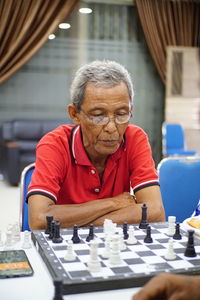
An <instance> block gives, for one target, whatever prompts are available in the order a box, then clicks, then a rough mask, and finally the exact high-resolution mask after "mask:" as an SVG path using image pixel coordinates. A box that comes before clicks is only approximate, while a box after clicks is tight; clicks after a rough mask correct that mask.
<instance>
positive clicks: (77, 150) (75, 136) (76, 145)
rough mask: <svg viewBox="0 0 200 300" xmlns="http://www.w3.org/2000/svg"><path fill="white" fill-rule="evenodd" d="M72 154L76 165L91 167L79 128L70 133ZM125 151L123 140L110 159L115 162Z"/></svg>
mask: <svg viewBox="0 0 200 300" xmlns="http://www.w3.org/2000/svg"><path fill="white" fill-rule="evenodd" d="M71 147H72V154H73V157H74V160H75V162H76V163H77V164H80V165H85V166H92V163H91V161H90V160H89V158H88V156H87V153H86V151H85V148H84V146H83V142H82V134H81V128H80V126H76V127H75V128H74V130H73V132H72V143H71ZM125 150H126V147H125V139H124V140H123V142H122V143H121V145H120V147H119V148H118V149H117V151H116V152H115V153H113V154H111V155H110V159H112V160H114V161H116V160H118V159H119V158H120V157H121V156H122V153H123V151H125Z"/></svg>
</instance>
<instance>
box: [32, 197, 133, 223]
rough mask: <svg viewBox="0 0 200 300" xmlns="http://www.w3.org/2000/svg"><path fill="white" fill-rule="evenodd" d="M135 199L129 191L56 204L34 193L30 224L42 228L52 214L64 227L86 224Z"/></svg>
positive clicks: (127, 204)
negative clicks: (72, 202) (75, 202)
mask: <svg viewBox="0 0 200 300" xmlns="http://www.w3.org/2000/svg"><path fill="white" fill-rule="evenodd" d="M133 201H134V200H133V197H132V196H131V195H130V194H129V193H122V194H120V195H118V196H116V197H113V198H107V199H99V200H93V201H90V202H85V203H82V204H66V205H55V203H54V202H53V201H52V200H50V199H49V198H47V197H45V196H41V195H33V196H30V198H29V224H30V227H31V229H42V228H44V227H45V226H46V216H47V215H52V216H53V218H54V219H55V220H59V221H60V223H61V226H62V227H72V226H73V225H74V224H77V225H78V226H85V225H87V224H88V223H92V222H93V220H96V219H98V218H100V217H102V216H103V215H106V214H109V213H111V212H113V211H115V210H118V209H120V208H123V207H127V206H129V205H130V203H133Z"/></svg>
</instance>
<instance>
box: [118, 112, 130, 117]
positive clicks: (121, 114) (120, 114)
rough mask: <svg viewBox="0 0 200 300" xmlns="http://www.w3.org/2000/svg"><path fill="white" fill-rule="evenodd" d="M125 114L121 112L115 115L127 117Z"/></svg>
mask: <svg viewBox="0 0 200 300" xmlns="http://www.w3.org/2000/svg"><path fill="white" fill-rule="evenodd" d="M127 115H128V114H127V112H121V113H117V116H127Z"/></svg>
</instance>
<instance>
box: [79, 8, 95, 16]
mask: <svg viewBox="0 0 200 300" xmlns="http://www.w3.org/2000/svg"><path fill="white" fill-rule="evenodd" d="M79 12H80V13H81V14H91V12H92V9H91V8H89V7H82V8H80V9H79Z"/></svg>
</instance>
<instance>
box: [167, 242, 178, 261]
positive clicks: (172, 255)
mask: <svg viewBox="0 0 200 300" xmlns="http://www.w3.org/2000/svg"><path fill="white" fill-rule="evenodd" d="M175 258H176V253H175V252H174V248H173V240H172V239H169V242H168V249H167V252H166V254H165V259H167V260H173V259H175Z"/></svg>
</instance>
